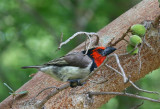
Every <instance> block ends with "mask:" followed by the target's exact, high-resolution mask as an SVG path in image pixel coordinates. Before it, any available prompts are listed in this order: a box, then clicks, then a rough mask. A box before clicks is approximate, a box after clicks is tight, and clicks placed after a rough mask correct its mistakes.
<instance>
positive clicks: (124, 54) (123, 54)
mask: <svg viewBox="0 0 160 109" xmlns="http://www.w3.org/2000/svg"><path fill="white" fill-rule="evenodd" d="M137 48H138V45H136V46H135V48H134V49H133V50H131V51H130V52H127V53H122V54H118V56H119V57H120V56H126V55H129V54H130V53H132V52H133V51H134V50H136V49H137Z"/></svg>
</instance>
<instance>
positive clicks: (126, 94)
mask: <svg viewBox="0 0 160 109" xmlns="http://www.w3.org/2000/svg"><path fill="white" fill-rule="evenodd" d="M85 94H89V95H90V96H93V95H94V96H98V95H119V96H128V97H133V98H138V99H142V100H147V101H151V102H157V103H160V100H155V99H152V98H149V97H143V96H139V95H135V94H131V93H126V92H125V93H124V92H87V93H85Z"/></svg>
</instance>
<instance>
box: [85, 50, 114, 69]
mask: <svg viewBox="0 0 160 109" xmlns="http://www.w3.org/2000/svg"><path fill="white" fill-rule="evenodd" d="M115 50H116V48H114V47H96V48H92V49H90V50H89V52H88V53H89V55H90V56H91V58H93V59H94V61H95V63H96V66H97V67H98V66H100V65H101V64H102V63H103V61H104V60H105V59H106V57H107V55H109V54H111V53H112V52H114V51H115Z"/></svg>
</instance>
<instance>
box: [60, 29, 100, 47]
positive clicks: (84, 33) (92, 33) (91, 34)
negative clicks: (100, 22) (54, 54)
mask: <svg viewBox="0 0 160 109" xmlns="http://www.w3.org/2000/svg"><path fill="white" fill-rule="evenodd" d="M78 35H86V36H87V37H88V38H89V39H90V36H94V35H95V36H96V37H98V34H97V33H94V32H90V33H88V32H77V33H75V34H73V35H72V36H71V37H69V38H68V39H67V40H66V41H64V42H62V43H60V45H59V47H58V49H61V48H62V46H63V45H65V44H67V43H68V42H69V41H70V40H72V39H74V38H75V37H76V36H78ZM90 43H91V39H90Z"/></svg>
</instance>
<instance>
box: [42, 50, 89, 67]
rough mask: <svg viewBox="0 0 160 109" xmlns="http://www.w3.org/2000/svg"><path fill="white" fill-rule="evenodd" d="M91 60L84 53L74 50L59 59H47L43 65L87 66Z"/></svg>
mask: <svg viewBox="0 0 160 109" xmlns="http://www.w3.org/2000/svg"><path fill="white" fill-rule="evenodd" d="M91 62H92V60H91V59H90V58H89V57H88V56H87V55H84V54H83V53H82V52H75V53H70V54H67V55H65V56H63V57H61V58H59V59H55V60H52V61H49V62H48V63H46V64H44V65H56V66H76V67H80V68H84V67H87V66H88V65H89V64H90V63H91Z"/></svg>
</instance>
